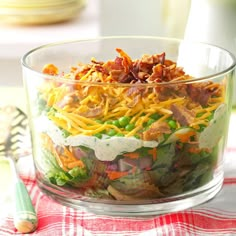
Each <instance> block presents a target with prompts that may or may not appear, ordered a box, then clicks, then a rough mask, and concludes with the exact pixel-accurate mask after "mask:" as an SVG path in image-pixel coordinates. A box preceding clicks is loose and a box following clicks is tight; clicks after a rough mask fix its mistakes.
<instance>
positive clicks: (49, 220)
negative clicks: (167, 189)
mask: <svg viewBox="0 0 236 236" xmlns="http://www.w3.org/2000/svg"><path fill="white" fill-rule="evenodd" d="M235 131H236V113H233V115H232V119H231V123H230V132H229V141H228V147H227V151H226V159H225V180H224V184H223V188H222V190H221V191H220V192H219V193H218V195H217V196H216V197H215V198H214V199H212V200H211V201H209V202H207V203H204V204H202V205H199V206H197V207H194V208H191V209H188V210H185V211H180V212H177V213H170V214H165V215H159V216H151V217H137V218H136V217H135V218H134V217H133V218H131V217H129V218H128V217H127V218H126V217H112V216H105V215H103V216H101V215H95V214H92V213H88V212H85V211H80V210H75V209H73V208H69V207H66V206H62V205H60V204H58V203H56V202H54V201H53V200H51V199H49V198H48V197H47V196H46V195H44V194H43V193H41V192H40V190H39V188H38V187H37V185H36V182H35V177H34V172H33V168H32V165H30V167H31V168H21V177H22V179H23V181H24V182H25V184H26V186H27V188H28V191H29V193H30V195H31V198H32V200H33V204H34V205H35V208H36V211H37V214H38V219H39V224H38V229H37V230H36V231H35V232H34V233H32V234H31V235H32V236H33V235H40V236H61V235H62V236H77V235H78V236H90V235H95V236H101V235H119V236H123V235H124V236H131V235H132V236H134V235H135V236H136V235H139V236H143V235H147V236H152V235H177V236H180V235H236V133H235ZM26 158H27V157H26ZM29 159H30V160H31V159H32V158H30V157H29ZM25 161H27V162H28V161H29V160H25ZM22 162H23V161H22ZM21 164H22V165H24V163H21ZM27 166H28V167H29V165H27ZM8 235H21V234H20V233H18V232H17V231H16V230H15V229H14V226H13V219H12V215H11V214H10V213H9V214H7V216H6V217H4V219H1V221H0V236H8Z"/></svg>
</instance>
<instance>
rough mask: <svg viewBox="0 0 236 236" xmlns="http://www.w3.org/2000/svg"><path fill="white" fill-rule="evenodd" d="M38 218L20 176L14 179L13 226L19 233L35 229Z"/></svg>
mask: <svg viewBox="0 0 236 236" xmlns="http://www.w3.org/2000/svg"><path fill="white" fill-rule="evenodd" d="M37 225H38V219H37V215H36V212H35V209H34V207H33V204H32V201H31V198H30V196H29V193H28V191H27V189H26V187H25V185H24V183H23V181H22V180H21V179H20V178H17V179H16V181H15V214H14V226H15V227H16V229H17V230H18V231H19V232H21V233H30V232H33V231H35V230H36V228H37Z"/></svg>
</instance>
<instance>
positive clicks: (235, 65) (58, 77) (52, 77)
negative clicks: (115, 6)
mask: <svg viewBox="0 0 236 236" xmlns="http://www.w3.org/2000/svg"><path fill="white" fill-rule="evenodd" d="M112 39H123V40H124V39H127V40H128V39H147V40H162V41H169V42H175V43H179V44H180V43H182V44H192V45H199V46H200V45H201V46H208V47H209V48H215V49H218V50H221V51H222V52H224V53H226V54H228V56H229V58H231V60H232V63H231V65H229V66H228V67H227V68H226V69H224V70H222V71H219V72H217V73H213V74H210V75H207V76H201V77H194V78H191V79H187V80H174V81H168V82H154V83H133V84H130V83H119V82H117V83H106V82H95V81H94V82H91V81H90V82H88V81H80V80H72V79H68V78H63V77H62V76H61V75H48V74H44V73H42V72H39V71H36V70H34V69H33V68H32V67H30V66H29V65H28V64H27V62H26V60H27V58H28V57H29V56H30V55H31V54H33V53H34V52H36V51H39V50H41V49H45V48H50V47H56V46H60V45H63V44H73V43H80V42H81V43H82V42H93V41H98V40H112ZM144 53H145V52H144ZM20 61H21V66H22V67H23V68H25V69H28V70H30V71H31V72H32V73H34V74H36V75H38V76H41V77H45V76H47V78H46V79H47V80H54V81H55V79H56V81H57V82H65V83H73V84H81V85H87V84H89V85H97V86H98V85H106V86H108V85H109V86H123V87H134V86H145V87H152V86H160V85H177V84H191V83H195V82H203V81H208V80H210V79H212V78H213V77H219V76H223V75H224V74H226V73H229V72H231V71H233V70H234V69H235V68H236V56H234V54H233V53H231V52H230V51H229V50H227V49H225V48H223V47H221V46H218V45H215V44H211V43H206V42H201V41H192V40H186V39H178V38H173V37H159V36H143V35H138V36H135V35H125V36H124V35H119V36H99V37H91V38H83V39H74V40H64V41H57V42H52V43H47V44H43V45H41V46H38V47H35V48H33V49H31V50H29V51H28V52H26V53H25V54H24V55H23V56H22V57H21V60H20Z"/></svg>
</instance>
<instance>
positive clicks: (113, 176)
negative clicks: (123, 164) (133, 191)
mask: <svg viewBox="0 0 236 236" xmlns="http://www.w3.org/2000/svg"><path fill="white" fill-rule="evenodd" d="M106 173H107V176H108V178H109V179H110V180H115V179H119V178H121V177H123V176H126V175H128V174H129V172H128V171H106Z"/></svg>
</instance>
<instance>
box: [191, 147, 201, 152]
mask: <svg viewBox="0 0 236 236" xmlns="http://www.w3.org/2000/svg"><path fill="white" fill-rule="evenodd" d="M188 151H189V152H190V153H199V152H201V150H200V149H199V148H197V147H190V148H189V149H188Z"/></svg>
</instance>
